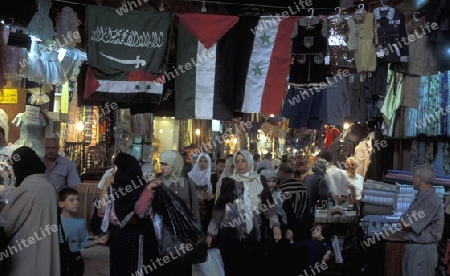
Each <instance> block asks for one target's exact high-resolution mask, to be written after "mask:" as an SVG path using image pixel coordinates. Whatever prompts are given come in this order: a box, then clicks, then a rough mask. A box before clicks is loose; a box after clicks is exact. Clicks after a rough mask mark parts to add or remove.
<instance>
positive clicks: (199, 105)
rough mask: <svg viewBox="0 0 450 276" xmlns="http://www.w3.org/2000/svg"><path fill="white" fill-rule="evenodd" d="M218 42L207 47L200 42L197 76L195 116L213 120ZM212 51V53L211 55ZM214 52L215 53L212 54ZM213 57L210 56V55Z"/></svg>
mask: <svg viewBox="0 0 450 276" xmlns="http://www.w3.org/2000/svg"><path fill="white" fill-rule="evenodd" d="M216 45H217V43H216V44H214V45H213V46H212V47H211V48H209V49H206V48H205V46H203V44H201V43H200V42H198V47H197V71H196V76H195V118H196V119H206V120H211V119H212V117H213V105H214V82H215V75H216ZM210 53H211V55H210ZM212 53H214V54H212ZM211 56H212V57H213V58H210V57H211Z"/></svg>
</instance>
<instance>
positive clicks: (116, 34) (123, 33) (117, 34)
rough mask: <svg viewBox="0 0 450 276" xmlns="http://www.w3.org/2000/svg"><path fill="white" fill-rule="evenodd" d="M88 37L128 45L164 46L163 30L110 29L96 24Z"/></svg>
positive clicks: (144, 46) (96, 40) (95, 40)
mask: <svg viewBox="0 0 450 276" xmlns="http://www.w3.org/2000/svg"><path fill="white" fill-rule="evenodd" d="M90 39H91V40H92V41H94V42H103V43H107V44H120V45H125V46H128V47H143V48H161V47H163V46H164V32H142V33H139V32H138V31H133V30H128V29H122V28H120V29H111V27H101V26H97V27H96V29H95V30H94V31H92V34H91V37H90Z"/></svg>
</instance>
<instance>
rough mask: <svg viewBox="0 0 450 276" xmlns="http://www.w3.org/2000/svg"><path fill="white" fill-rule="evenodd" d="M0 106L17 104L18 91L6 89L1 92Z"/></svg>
mask: <svg viewBox="0 0 450 276" xmlns="http://www.w3.org/2000/svg"><path fill="white" fill-rule="evenodd" d="M0 91H1V93H0V104H16V103H17V102H18V101H17V89H15V88H4V89H1V90H0Z"/></svg>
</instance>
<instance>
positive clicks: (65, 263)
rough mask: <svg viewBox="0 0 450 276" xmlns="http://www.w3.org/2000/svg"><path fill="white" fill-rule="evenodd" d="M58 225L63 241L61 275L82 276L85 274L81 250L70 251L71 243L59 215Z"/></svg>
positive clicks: (61, 245)
mask: <svg viewBox="0 0 450 276" xmlns="http://www.w3.org/2000/svg"><path fill="white" fill-rule="evenodd" d="M58 225H59V227H60V229H61V236H62V239H63V242H60V243H59V254H60V262H61V276H82V275H83V274H84V261H83V257H82V256H81V253H80V251H77V252H72V251H70V247H69V244H68V243H67V240H66V234H65V233H64V227H63V225H62V223H61V218H60V216H59V215H58Z"/></svg>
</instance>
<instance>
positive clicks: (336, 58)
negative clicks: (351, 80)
mask: <svg viewBox="0 0 450 276" xmlns="http://www.w3.org/2000/svg"><path fill="white" fill-rule="evenodd" d="M327 31H328V32H327V34H328V53H329V56H330V69H329V73H331V74H332V75H334V74H337V73H338V70H339V69H342V70H344V69H346V70H348V71H350V72H353V73H354V72H356V65H355V50H356V47H357V45H356V44H357V40H356V27H355V21H354V20H353V17H351V16H348V15H340V14H338V15H332V16H329V17H328V19H327Z"/></svg>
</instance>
